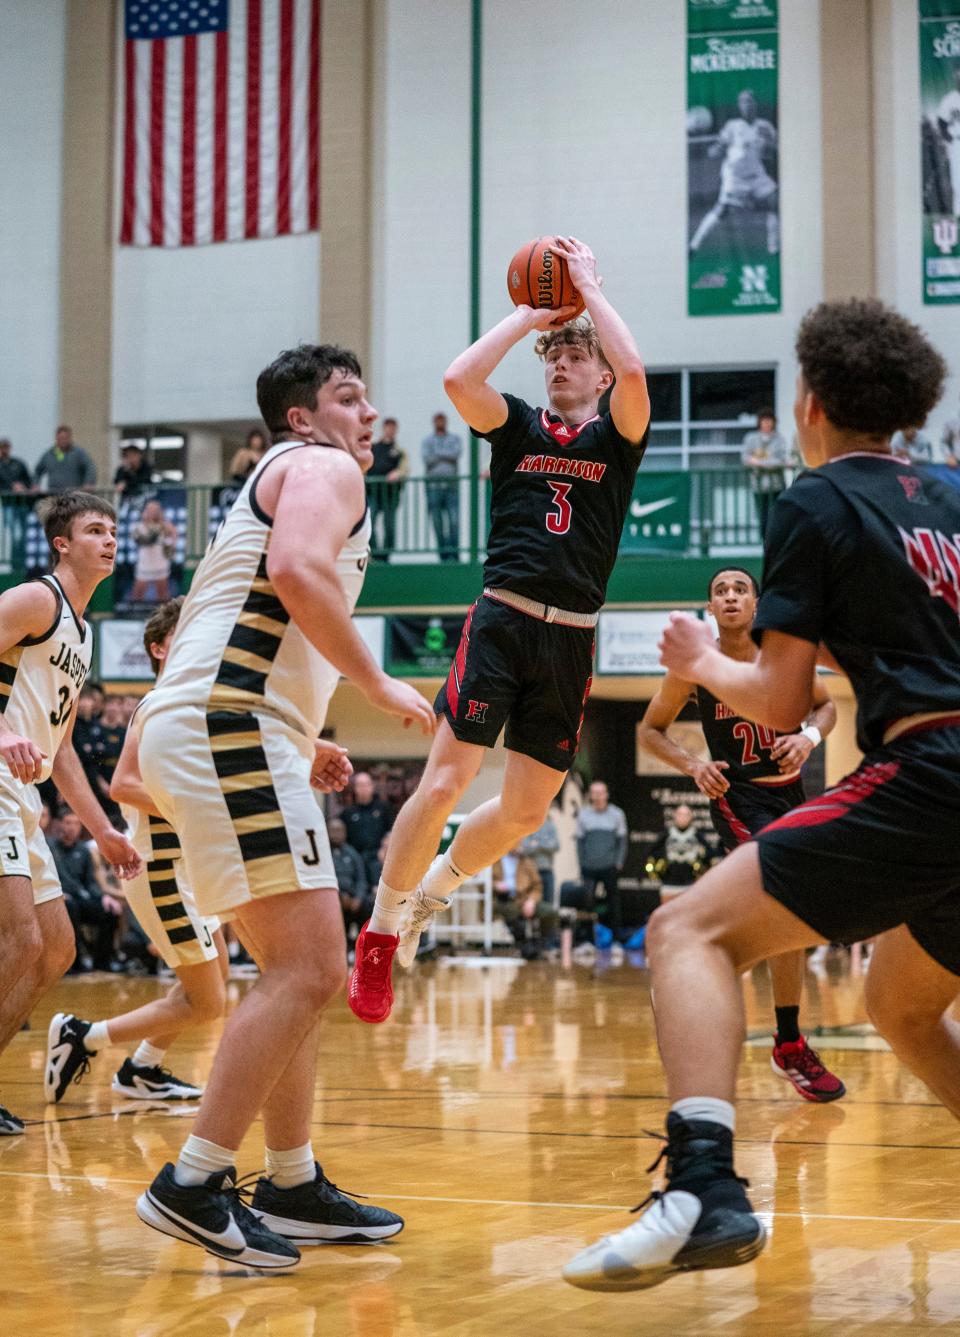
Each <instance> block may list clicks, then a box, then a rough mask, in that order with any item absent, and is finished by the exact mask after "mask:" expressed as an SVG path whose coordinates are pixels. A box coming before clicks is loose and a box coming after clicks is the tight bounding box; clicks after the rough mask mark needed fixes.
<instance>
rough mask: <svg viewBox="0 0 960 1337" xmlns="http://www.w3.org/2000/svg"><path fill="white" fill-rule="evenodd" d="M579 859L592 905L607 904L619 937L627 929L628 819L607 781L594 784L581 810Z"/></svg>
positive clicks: (578, 840)
mask: <svg viewBox="0 0 960 1337" xmlns="http://www.w3.org/2000/svg"><path fill="white" fill-rule="evenodd" d="M577 856H578V858H579V860H580V876H581V878H582V879H583V883H584V887H585V889H586V892H587V895H588V898H589V900H590V902H592V903H594V904H595V903H596V902H597V901H598V900H603V899H605V900H606V904H607V915H608V917H609V919H610V921H611V922H610V924H609V927H610V928H611V929H612V930H613V933H614V936H615V937H618V936H619V934H620V931H621V930H622V928H623V923H622V908H621V905H620V880H619V879H620V873H621V872H622V870H623V865H624V863H625V862H626V858H627V818H626V814H625V813H624V811H623V809H622V808H618V807H617V806H616V805H615V804H613V803H611V802H610V791H609V789H608V788H607V786H606V784H605V782H604V781H603V780H594V782H593V784H592V785H591V786H590V788H589V790H588V792H587V803H586V804H585V805H584V807H583V808H581V809H580V815H579V817H578V818H577Z"/></svg>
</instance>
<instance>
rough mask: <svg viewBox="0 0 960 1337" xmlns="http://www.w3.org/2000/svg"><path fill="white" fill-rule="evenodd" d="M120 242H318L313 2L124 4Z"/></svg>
mask: <svg viewBox="0 0 960 1337" xmlns="http://www.w3.org/2000/svg"><path fill="white" fill-rule="evenodd" d="M124 28H125V39H126V40H125V48H126V52H125V55H126V59H125V77H124V89H123V92H122V96H123V97H124V103H125V106H124V129H123V210H122V221H121V226H120V241H121V243H122V244H124V245H127V246H200V245H203V244H205V243H207V242H216V241H240V240H242V239H243V238H250V237H277V236H282V235H283V234H285V233H291V232H312V231H316V229H317V228H318V227H319V220H320V0H125V9H124Z"/></svg>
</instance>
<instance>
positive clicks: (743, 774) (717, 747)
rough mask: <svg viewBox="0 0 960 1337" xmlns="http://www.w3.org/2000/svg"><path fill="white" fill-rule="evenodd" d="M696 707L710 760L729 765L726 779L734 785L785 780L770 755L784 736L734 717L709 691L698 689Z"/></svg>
mask: <svg viewBox="0 0 960 1337" xmlns="http://www.w3.org/2000/svg"><path fill="white" fill-rule="evenodd" d="M697 705H698V706H699V707H700V726H701V728H702V729H703V735H704V737H705V738H706V740H707V750H708V751H709V753H710V757H711V759H712V760H713V761H725V762H726V763H727V769H726V770H725V771H724V773H723V774H724V778H725V779H727V780H729V781H730V783H731V784H740V783H744V782H756V781H757V780H773V779H776V780H783V778H784V777H783V772H782V771H781V770H780V767H779V765H778V763H777V762H776V761H775V760H774V759H773V757H771V755H770V749H771V748H772V747H773V745H774V743H775V742H776V741H777V739H778V738H782V737H783V736H784V735H783V734H780V733H778V732H777V731H776V729H770V728H768V727H767V725H765V724H754V723H753V721H752V720H746V719H744V718H743V716H742V715H737V714H735V712H734V711H732V710H731V709H730V707H729V706H727V705H724V703H723V702H722V701H718V700H717V698H716V697H715V696H714V695H713V693H712V692H708V691H707V689H706V687H698V688H697ZM798 727H799V726H798Z"/></svg>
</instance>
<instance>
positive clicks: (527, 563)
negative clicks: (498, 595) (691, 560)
mask: <svg viewBox="0 0 960 1337" xmlns="http://www.w3.org/2000/svg"><path fill="white" fill-rule="evenodd" d="M504 399H505V400H506V401H507V410H508V412H507V421H506V422H505V423H504V424H503V426H502V427H498V428H497V429H496V430H495V431H493V432H487V433H486V434H485V435H486V439H487V440H488V441H489V442H490V444H491V446H492V447H493V453H492V455H491V459H490V483H491V499H490V534H489V537H488V539H487V561H486V564H485V566H484V570H483V579H484V584H485V585H488V586H491V587H492V588H500V589H509V590H513V591H514V593H516V594H523V595H525V596H526V597H527V598H528V599H536V600H538V601H539V602H541V603H545V604H552V605H554V606H555V607H558V608H566V609H570V610H571V611H572V612H575V613H595V612H596V611H597V609H599V608H600V606H601V605H602V603H603V601H604V598H605V597H606V592H607V581H608V579H609V578H610V572H611V571H612V569H613V564H614V561H615V560H616V556H617V548H618V546H619V543H620V534H621V531H622V530H623V524H624V520H625V519H626V516H627V507H628V506H629V505H630V498H631V496H632V495H633V480H634V477H635V476H636V472H637V469H638V467H639V465H640V461H641V459H642V458H643V452H644V450H645V449H646V446H647V437H648V435H649V432H647V433H645V434H644V438H643V440H642V441H641V443H640V444H639V445H636V446H635V445H633V444H632V443H631V442H629V441H627V440H626V438H625V437H622V436H621V435H620V433H619V432H618V431H617V429H616V427H614V425H613V419H612V418H611V416H610V414H609V413H603V414H597V415H596V416H595V417H593V418H589V419H588V420H587V421H586V422H583V423H581V424H580V425H579V426H578V427H567V426H565V424H564V423H563V421H562V420H561V419H560V418H558V417H557V416H556V414H553V413H549V412H548V411H547V410H546V409H535V408H531V407H530V405H529V404H526V403H524V401H523V400H522V399H516V398H514V396H513V395H504Z"/></svg>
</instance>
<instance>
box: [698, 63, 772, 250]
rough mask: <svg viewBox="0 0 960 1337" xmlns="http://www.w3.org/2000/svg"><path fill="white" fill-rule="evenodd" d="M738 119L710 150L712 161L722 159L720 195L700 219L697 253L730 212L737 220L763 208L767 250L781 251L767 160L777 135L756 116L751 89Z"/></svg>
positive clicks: (739, 100) (743, 98)
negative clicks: (754, 209) (765, 161)
mask: <svg viewBox="0 0 960 1337" xmlns="http://www.w3.org/2000/svg"><path fill="white" fill-rule="evenodd" d="M737 109H738V110H739V112H740V115H739V116H734V117H731V119H730V120H729V121H727V123H726V124H725V125H724V127H723V129H722V130H721V131H720V134H719V135H718V136H717V142H716V143H715V144H711V146H710V148H709V149H708V150H707V152H708V154H709V155H710V157H711V158H719V157H722V158H723V163H722V164H721V167H720V195H719V198H718V199H717V202H716V204H715V205H714V206H713V208H712V209H710V210H708V212H707V213H705V214H704V216H703V218H701V220H700V225H699V226H698V228H697V230H696V232H694V234H693V237H692V238H691V240H690V251H691V253H692V254H695V253H696V252H697V251H699V249H700V247H701V246H702V245H703V243H704V242H705V241H706V240H707V238H708V237H709V236H710V234H711V232H713V230H714V228H716V227H717V226H718V225H719V224H720V223H721V222H722V221H723V219H724V218H726V217H727V215H728V214H729V212H730V210H731V209H736V210H737V211H738V212H737V218H738V221H739V218H740V217H742V214H743V210H745V209H752V208H757V209H763V210H764V211H765V213H766V216H767V251H768V253H769V254H770V255H776V254H777V252H778V251H779V250H780V215H779V213H778V205H779V191H778V188H777V183H776V181H774V180H773V178H772V177H771V176H770V174H769V172H768V171H767V168H766V165H765V163H764V157H765V156H769V155H770V154H772V153H773V151H774V149H775V148H776V146H777V132H776V129H775V128H774V126H773V125H772V124H771V122H770V121H767V120H764V119H763V117H760V116H758V115H757V99H756V97H755V95H754V94H753V93H752V92H751V90H750V89H749V88H745V89H744V90H743V92H742V93H741V94H740V95H739V96H738V98H737Z"/></svg>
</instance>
